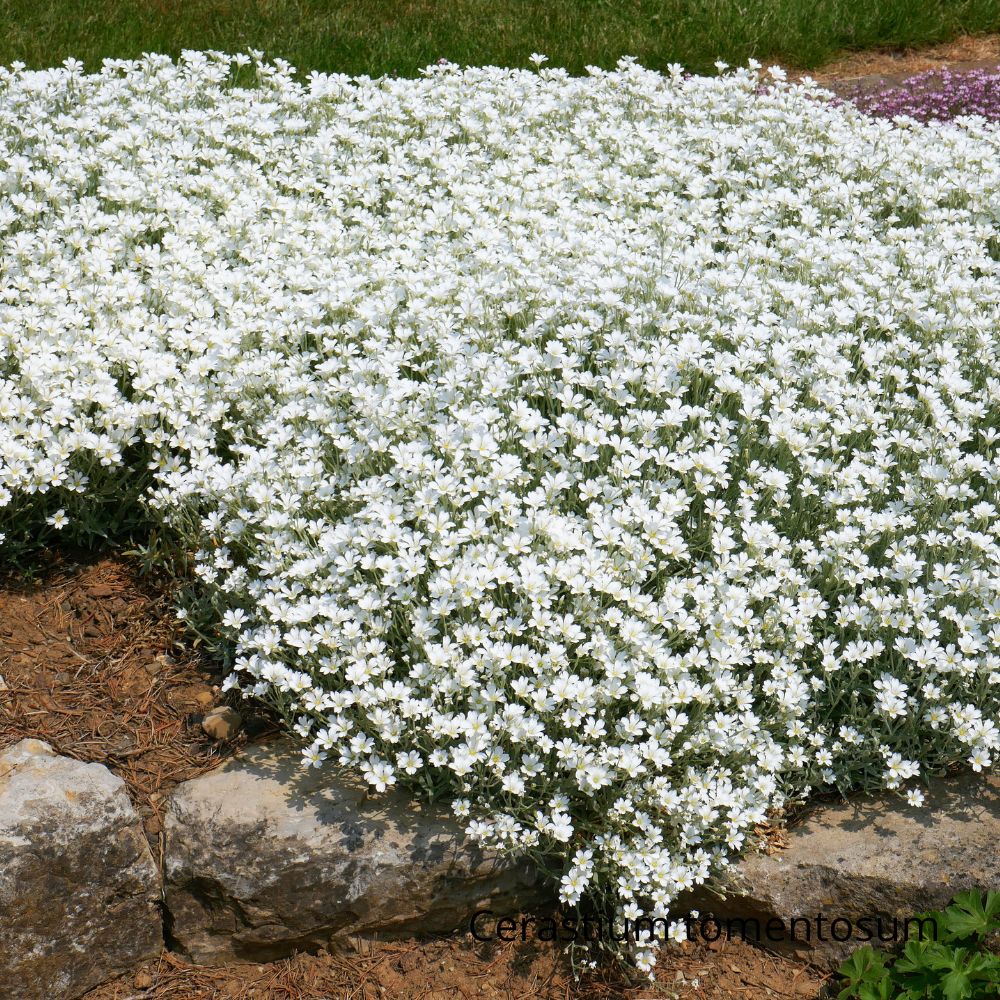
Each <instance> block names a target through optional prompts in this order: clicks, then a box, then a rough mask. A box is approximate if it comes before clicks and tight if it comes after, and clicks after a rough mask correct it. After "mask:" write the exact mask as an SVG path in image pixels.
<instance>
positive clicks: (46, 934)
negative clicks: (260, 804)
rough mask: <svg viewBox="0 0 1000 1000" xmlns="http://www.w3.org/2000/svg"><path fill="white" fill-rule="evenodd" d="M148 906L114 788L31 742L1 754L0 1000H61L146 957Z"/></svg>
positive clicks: (156, 934)
mask: <svg viewBox="0 0 1000 1000" xmlns="http://www.w3.org/2000/svg"><path fill="white" fill-rule="evenodd" d="M159 900H160V885H159V873H158V871H157V868H156V865H155V864H154V862H153V858H152V856H151V854H150V851H149V845H148V843H147V841H146V838H145V836H144V835H143V831H142V824H141V821H140V819H139V816H138V815H137V814H136V811H135V809H134V808H133V806H132V803H131V801H130V800H129V797H128V793H127V792H126V790H125V783H124V782H123V781H122V780H121V779H120V778H116V777H115V776H114V775H113V774H112V773H111V772H110V771H109V770H108V769H107V768H106V767H104V766H103V765H101V764H85V763H82V762H80V761H77V760H72V759H70V758H68V757H60V756H58V755H56V754H55V753H54V752H53V751H52V748H51V747H50V746H49V745H48V744H47V743H42V742H41V741H40V740H22V741H21V742H20V743H17V744H16V745H15V746H13V747H10V748H9V749H8V750H6V751H4V752H3V753H0V997H11V998H14V997H16V998H17V1000H70V998H73V997H78V996H80V995H81V994H83V993H85V992H87V990H90V989H92V988H93V987H95V986H97V985H99V984H100V983H102V982H104V981H105V980H107V979H110V978H112V977H114V976H117V975H120V974H121V973H124V972H127V971H129V970H130V969H132V968H133V967H134V966H135V965H137V964H139V963H140V962H144V961H147V960H149V959H151V958H155V957H156V956H157V955H159V953H160V949H161V948H162V946H163V937H162V932H161V916H160V911H159V906H158V903H159Z"/></svg>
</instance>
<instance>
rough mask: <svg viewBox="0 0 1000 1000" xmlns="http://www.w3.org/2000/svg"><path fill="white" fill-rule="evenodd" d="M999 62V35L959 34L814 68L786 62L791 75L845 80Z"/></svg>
mask: <svg viewBox="0 0 1000 1000" xmlns="http://www.w3.org/2000/svg"><path fill="white" fill-rule="evenodd" d="M998 64H1000V35H963V36H962V37H960V38H956V39H955V40H954V41H951V42H947V43H945V44H942V45H932V46H929V47H927V48H920V49H874V50H868V51H864V52H846V53H844V55H842V56H840V57H839V58H837V59H834V60H833V61H832V62H829V63H827V64H826V65H825V66H821V67H819V68H818V69H812V70H804V69H796V68H795V67H792V66H787V67H786V69H787V71H788V75H789V76H790V77H794V78H801V77H804V76H809V77H812V78H813V79H814V80H816V81H817V82H819V83H823V84H829V83H832V82H836V83H838V84H849V83H853V82H855V81H858V80H862V79H864V78H867V77H880V78H884V79H886V80H887V81H890V82H897V81H901V80H903V79H905V78H906V77H908V76H913V75H914V74H916V73H922V72H923V71H924V70H928V69H945V68H947V69H952V70H958V69H981V68H984V67H992V66H996V65H998Z"/></svg>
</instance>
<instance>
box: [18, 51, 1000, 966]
mask: <svg viewBox="0 0 1000 1000" xmlns="http://www.w3.org/2000/svg"><path fill="white" fill-rule="evenodd" d="M248 63H252V64H253V65H254V66H255V67H256V74H257V85H256V86H255V87H253V88H242V87H236V86H235V85H233V83H232V74H233V72H234V70H235V68H236V67H237V66H240V65H246V64H248ZM758 68H759V67H756V66H751V67H750V68H749V69H743V70H738V71H736V72H732V73H729V74H726V75H723V76H721V77H719V78H715V79H708V78H684V77H683V76H682V74H681V71H680V68H679V67H678V68H676V70H675V71H673V72H671V73H670V74H667V75H660V74H658V73H654V72H650V71H646V70H644V69H642V68H641V67H639V66H638V65H636V64H635V63H634V62H632V61H630V60H624V61H622V63H620V64H619V66H618V67H617V69H616V70H615V71H613V72H606V71H602V70H599V69H593V70H592V71H591V72H590V75H589V76H587V77H584V78H571V77H569V76H568V75H567V74H566V73H565V72H564V71H562V70H559V69H546V68H542V67H541V59H538V60H536V68H535V69H534V70H528V71H513V70H505V69H497V68H479V69H466V70H460V69H459V68H458V67H457V66H454V65H452V64H443V65H437V66H433V67H430V68H428V69H427V70H426V71H425V74H424V76H423V78H422V79H419V80H394V79H380V80H369V79H364V78H361V79H348V78H346V77H338V76H321V75H313V76H311V77H309V79H308V80H307V81H306V82H304V83H299V82H297V81H296V80H295V79H294V78H293V76H292V74H291V70H290V67H288V66H287V65H285V64H283V63H276V64H273V65H270V64H265V63H263V62H262V61H261V60H260V58H259V56H257V55H255V54H251V55H249V56H242V57H241V56H237V57H230V56H225V55H222V54H218V53H193V52H189V53H186V54H185V55H184V57H183V58H182V59H181V60H180V61H179V62H177V63H174V62H171V61H170V60H169V59H167V58H165V57H160V56H148V57H146V58H144V59H143V60H142V61H138V62H107V63H105V64H104V67H103V68H102V70H101V71H100V72H99V73H96V74H91V75H87V74H85V73H84V72H83V69H82V67H81V66H80V65H79V64H74V63H68V64H66V65H65V66H64V67H62V68H59V69H55V70H48V71H40V72H26V71H24V70H23V69H19V68H15V69H13V70H4V71H2V72H0V149H2V156H0V162H2V163H3V164H4V167H3V173H2V175H0V192H2V193H0V199H2V200H0V240H2V249H0V259H2V265H0V517H2V518H3V520H2V521H0V530H3V531H5V532H6V533H7V536H8V537H7V545H8V549H9V551H10V552H11V553H13V552H15V551H16V550H17V548H18V547H19V546H20V545H22V544H23V543H24V542H25V541H26V540H31V539H35V540H37V539H44V538H46V537H50V536H51V537H55V533H56V532H58V537H60V538H69V539H72V538H75V537H78V536H80V535H91V534H94V533H100V532H108V531H110V529H109V527H108V524H109V518H111V517H112V516H114V517H118V518H119V520H120V519H121V517H122V516H123V515H122V511H129V510H130V511H138V512H139V513H140V514H141V515H142V516H143V517H144V518H145V519H146V522H147V523H148V524H151V525H152V526H153V527H154V528H155V529H156V530H157V532H158V534H159V537H161V538H163V537H168V538H169V539H171V540H172V544H173V545H174V546H176V549H177V551H181V552H188V553H190V554H191V557H192V560H193V565H194V567H195V578H196V580H197V584H198V590H197V596H196V597H195V598H193V599H192V600H191V602H190V603H189V604H188V605H187V607H186V608H185V609H184V611H183V612H182V613H183V614H184V615H185V616H186V617H187V618H188V620H189V621H190V623H191V625H192V627H193V628H196V629H199V630H201V631H202V632H204V633H205V634H208V635H211V636H213V637H215V638H216V640H217V641H219V642H220V643H221V647H220V648H221V649H222V652H223V653H224V654H225V655H226V657H227V662H229V663H230V664H231V666H232V674H231V677H230V678H229V681H228V685H229V686H230V687H232V688H238V689H240V690H241V691H242V692H244V693H245V694H246V695H248V696H253V697H256V698H259V699H263V700H264V701H265V702H267V703H269V704H270V705H272V706H273V707H274V708H275V709H276V710H277V711H279V712H280V713H282V714H283V715H284V717H285V718H286V719H287V720H288V724H289V727H290V728H291V729H292V730H293V731H294V733H296V734H297V735H298V737H299V738H300V739H301V740H302V743H303V747H304V755H305V760H306V761H307V762H309V763H311V764H315V765H317V766H334V765H340V766H346V767H349V768H352V769H354V770H355V771H357V772H358V773H360V774H362V775H364V777H365V778H366V779H367V781H368V782H370V784H371V785H372V787H373V789H375V790H382V789H385V788H388V787H390V786H392V785H396V786H401V785H405V786H408V787H411V788H414V789H422V790H424V791H426V792H427V793H429V794H437V795H441V794H445V795H448V796H449V797H450V799H451V801H452V802H453V804H454V810H455V813H456V814H457V815H458V816H459V817H462V818H463V820H464V821H465V822H466V823H467V825H468V830H469V832H470V834H471V835H472V836H473V837H475V838H476V839H477V840H478V841H480V842H481V843H482V844H484V845H491V846H495V847H498V848H501V849H506V850H510V851H514V852H526V853H528V854H530V855H533V856H536V857H538V858H539V859H552V858H553V857H555V858H556V859H558V861H559V863H560V864H561V868H560V870H559V872H558V877H559V878H560V879H561V881H560V895H561V898H562V900H563V902H564V903H565V904H567V905H572V904H575V903H578V902H580V901H582V900H585V899H586V900H589V901H593V900H595V899H601V898H607V899H610V900H611V901H613V903H614V904H615V905H617V906H619V907H620V908H621V910H622V911H623V913H624V915H625V916H628V917H634V916H637V915H638V914H639V913H640V912H642V913H644V914H652V915H659V914H664V913H666V912H667V911H668V909H669V907H670V905H671V902H672V901H673V900H674V899H675V897H676V896H677V895H678V893H680V892H681V891H682V890H684V889H687V888H689V887H690V886H692V885H694V884H696V883H700V882H703V881H704V880H705V879H707V878H708V877H709V876H710V875H711V874H712V873H713V872H714V871H716V870H718V869H720V868H721V867H723V866H724V865H725V864H726V863H727V862H728V861H729V860H730V859H731V858H733V857H734V856H735V855H737V854H738V853H739V852H740V851H741V850H743V849H745V848H746V847H747V846H749V845H750V844H752V843H753V841H754V828H755V826H756V825H757V824H759V823H761V822H762V821H763V820H764V819H765V818H766V817H767V816H768V814H769V813H770V812H771V811H772V810H774V809H776V808H779V807H781V806H782V805H784V804H786V803H787V802H789V801H790V800H795V799H801V798H803V797H804V796H807V795H808V794H809V793H810V792H811V791H812V790H813V789H816V788H834V787H836V788H841V789H846V788H848V787H852V786H859V785H860V786H867V787H873V786H886V787H889V788H894V789H899V790H900V793H901V794H903V793H906V792H907V791H909V792H910V793H911V796H910V800H911V801H912V802H918V801H919V796H918V794H917V789H916V787H915V783H916V782H917V781H918V779H919V778H920V776H921V775H922V774H924V773H926V772H928V771H933V770H937V769H940V768H943V767H946V766H948V765H951V764H954V763H956V762H971V763H972V764H973V766H975V767H988V766H990V765H991V763H992V761H993V758H994V755H995V754H996V752H997V749H998V746H1000V737H998V731H997V724H996V719H997V710H998V703H997V692H998V685H1000V589H998V585H1000V540H998V532H1000V527H998V521H997V506H996V504H997V484H998V478H1000V466H998V461H997V443H998V440H1000V419H998V418H1000V379H998V377H997V375H996V372H997V371H998V367H1000V356H998V355H1000V335H998V332H997V331H998V329H1000V285H998V282H997V278H998V274H1000V264H998V258H1000V252H998V251H1000V247H998V244H997V242H996V232H997V229H996V227H997V223H998V216H1000V155H998V154H1000V133H998V131H997V129H996V128H994V127H990V126H987V125H986V124H984V123H982V122H976V121H970V122H967V123H966V124H965V125H964V126H962V127H957V126H952V125H935V126H920V125H916V126H914V127H912V128H909V129H906V130H899V129H896V128H895V127H894V126H893V125H892V124H891V123H889V122H886V121H881V120H872V119H870V118H868V117H866V116H864V115H862V114H861V113H860V112H858V111H857V110H856V109H854V108H852V107H851V106H849V105H844V106H834V105H833V104H832V103H830V102H829V101H827V100H826V99H825V98H824V97H823V95H822V94H821V93H820V92H817V91H816V90H815V89H813V88H812V87H811V86H804V85H799V84H789V83H785V82H782V81H780V80H777V81H776V83H775V86H774V87H772V88H771V89H770V90H769V91H767V92H766V93H761V92H759V89H758V77H757V75H756V69H758ZM46 533H48V534H46ZM675 930H676V931H677V933H678V934H679V935H680V934H683V925H680V926H678V927H675ZM635 958H636V960H637V961H638V963H639V965H640V966H641V967H643V968H647V969H648V968H650V967H651V965H652V962H653V960H654V952H653V948H652V947H647V946H646V943H644V942H639V947H638V948H637V950H636V951H635Z"/></svg>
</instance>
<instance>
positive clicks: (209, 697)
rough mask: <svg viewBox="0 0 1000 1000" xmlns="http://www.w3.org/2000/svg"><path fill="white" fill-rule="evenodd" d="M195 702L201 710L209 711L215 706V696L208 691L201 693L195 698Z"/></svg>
mask: <svg viewBox="0 0 1000 1000" xmlns="http://www.w3.org/2000/svg"><path fill="white" fill-rule="evenodd" d="M194 701H195V704H196V705H197V706H198V707H199V708H203V709H208V708H211V707H212V705H214V704H215V695H214V694H213V693H212V692H211V691H208V690H204V691H199V692H198V693H197V694H196V695H195V696H194Z"/></svg>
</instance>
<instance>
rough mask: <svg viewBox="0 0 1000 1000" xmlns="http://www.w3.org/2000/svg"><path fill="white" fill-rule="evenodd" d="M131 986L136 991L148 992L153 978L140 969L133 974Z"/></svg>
mask: <svg viewBox="0 0 1000 1000" xmlns="http://www.w3.org/2000/svg"><path fill="white" fill-rule="evenodd" d="M133 985H134V986H135V988H136V989H137V990H148V989H149V987H150V986H152V985H153V977H152V976H151V975H150V974H149V973H148V972H147V971H146V970H145V969H142V970H141V971H139V972H137V973H136V974H135V979H134V980H133Z"/></svg>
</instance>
